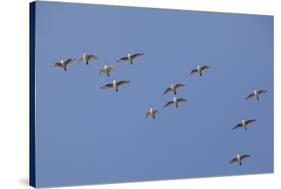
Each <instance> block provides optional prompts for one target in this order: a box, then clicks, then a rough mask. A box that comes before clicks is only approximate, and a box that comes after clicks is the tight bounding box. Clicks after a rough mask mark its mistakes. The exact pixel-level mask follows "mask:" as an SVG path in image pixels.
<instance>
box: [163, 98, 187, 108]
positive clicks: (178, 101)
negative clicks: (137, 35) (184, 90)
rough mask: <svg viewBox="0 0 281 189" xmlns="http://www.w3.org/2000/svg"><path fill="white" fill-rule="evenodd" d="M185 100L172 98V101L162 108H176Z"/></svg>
mask: <svg viewBox="0 0 281 189" xmlns="http://www.w3.org/2000/svg"><path fill="white" fill-rule="evenodd" d="M186 101H187V100H186V99H184V98H177V97H173V98H172V100H170V101H168V102H167V103H166V104H165V105H164V108H165V107H167V106H170V105H173V104H174V105H175V106H176V108H177V107H178V104H179V103H180V102H186Z"/></svg>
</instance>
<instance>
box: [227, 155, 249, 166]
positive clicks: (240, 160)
mask: <svg viewBox="0 0 281 189" xmlns="http://www.w3.org/2000/svg"><path fill="white" fill-rule="evenodd" d="M249 157H250V155H248V154H244V155H240V154H237V155H236V156H235V157H234V158H233V159H232V160H231V161H230V162H229V164H232V163H234V162H238V163H239V165H240V166H241V165H242V160H243V159H245V158H249Z"/></svg>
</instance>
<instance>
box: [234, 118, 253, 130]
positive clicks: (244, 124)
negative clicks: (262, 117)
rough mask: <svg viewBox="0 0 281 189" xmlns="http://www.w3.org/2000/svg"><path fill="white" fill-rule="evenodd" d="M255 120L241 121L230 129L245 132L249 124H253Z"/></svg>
mask: <svg viewBox="0 0 281 189" xmlns="http://www.w3.org/2000/svg"><path fill="white" fill-rule="evenodd" d="M255 121H256V120H255V119H249V120H244V119H243V120H242V121H241V122H240V123H238V124H237V125H235V127H233V128H232V129H237V128H244V129H245V131H246V130H247V127H248V126H249V124H250V123H253V122H255Z"/></svg>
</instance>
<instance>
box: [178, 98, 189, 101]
mask: <svg viewBox="0 0 281 189" xmlns="http://www.w3.org/2000/svg"><path fill="white" fill-rule="evenodd" d="M186 101H187V100H186V99H184V98H178V102H186Z"/></svg>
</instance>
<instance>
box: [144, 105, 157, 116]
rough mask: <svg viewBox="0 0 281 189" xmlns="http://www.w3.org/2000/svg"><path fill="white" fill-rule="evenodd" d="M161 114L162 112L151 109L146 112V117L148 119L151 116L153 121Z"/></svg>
mask: <svg viewBox="0 0 281 189" xmlns="http://www.w3.org/2000/svg"><path fill="white" fill-rule="evenodd" d="M159 113H160V111H159V110H158V109H156V108H152V107H150V108H149V110H148V111H146V112H145V117H146V118H148V117H149V116H151V117H152V118H153V119H155V115H156V114H159Z"/></svg>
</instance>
